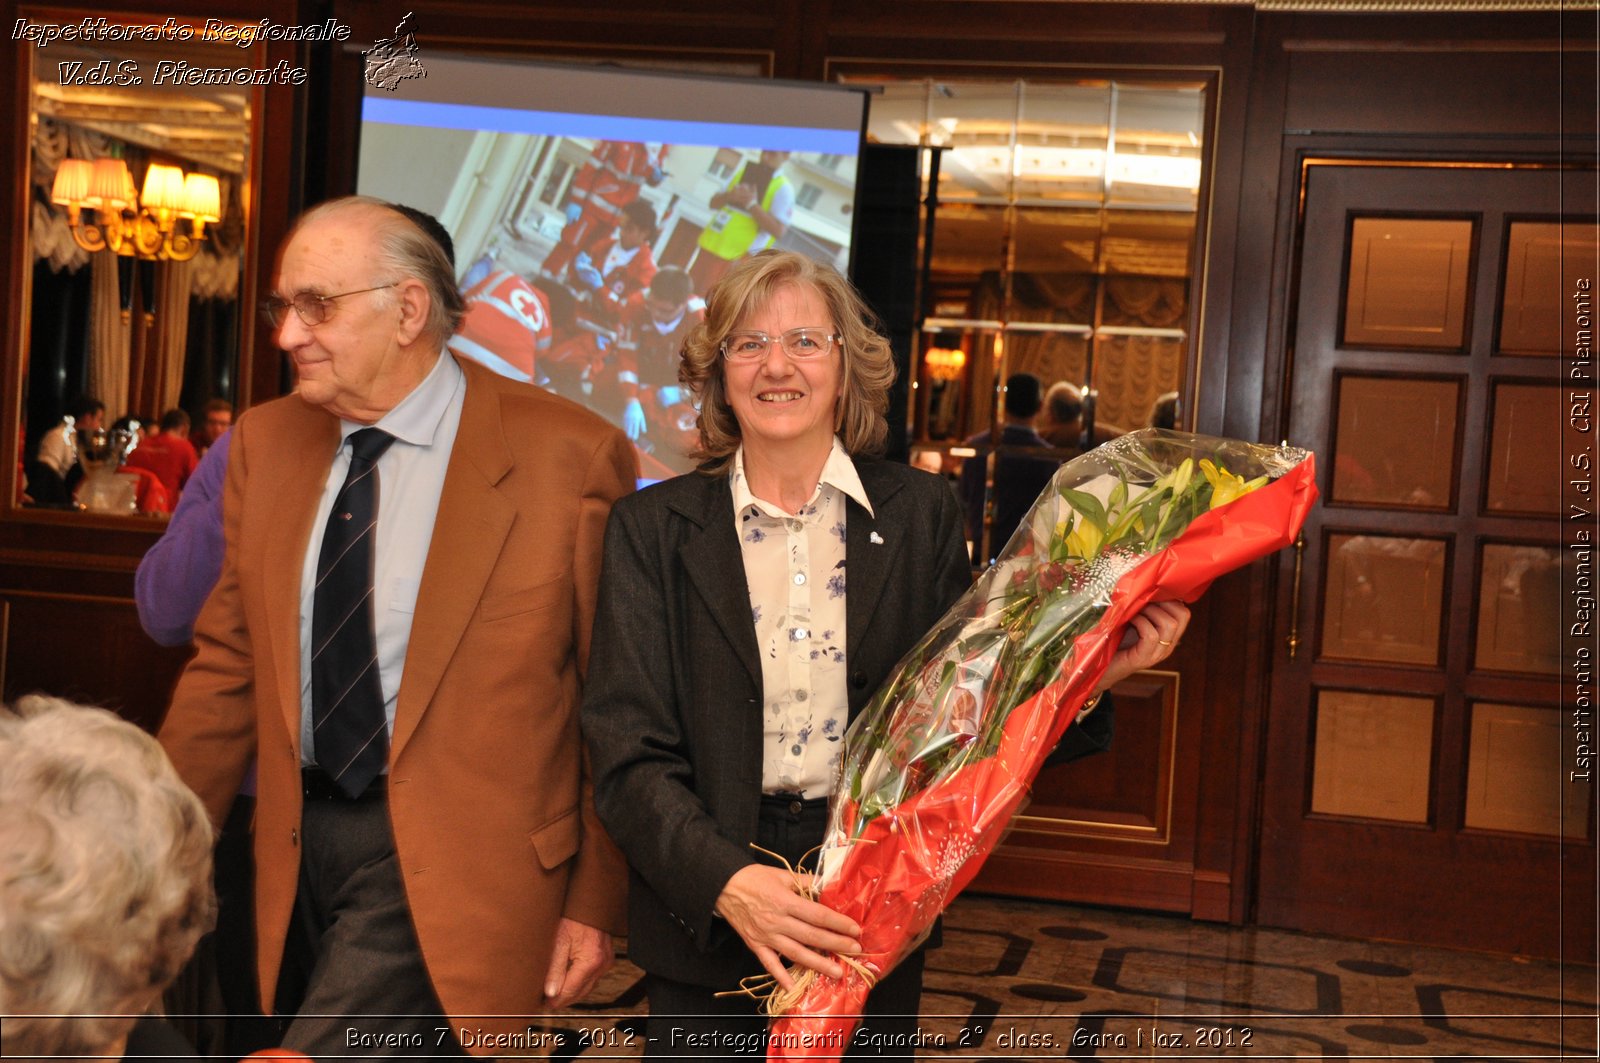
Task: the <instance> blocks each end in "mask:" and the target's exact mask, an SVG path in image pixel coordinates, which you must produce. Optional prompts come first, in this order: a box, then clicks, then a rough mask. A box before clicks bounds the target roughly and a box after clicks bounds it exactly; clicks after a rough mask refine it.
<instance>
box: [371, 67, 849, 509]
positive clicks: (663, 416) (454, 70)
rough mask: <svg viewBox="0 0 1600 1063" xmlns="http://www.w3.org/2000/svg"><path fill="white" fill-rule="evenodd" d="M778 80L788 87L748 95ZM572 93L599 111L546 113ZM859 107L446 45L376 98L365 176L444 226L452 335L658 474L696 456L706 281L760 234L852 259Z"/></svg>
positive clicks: (647, 473)
mask: <svg viewBox="0 0 1600 1063" xmlns="http://www.w3.org/2000/svg"><path fill="white" fill-rule="evenodd" d="M508 78H510V79H511V81H512V83H511V84H508V80H507V79H508ZM485 86H495V89H496V91H495V92H494V93H493V95H494V96H495V98H497V99H498V100H499V101H500V102H499V103H498V104H497V105H488V104H484V103H482V102H478V101H480V100H481V99H482V97H483V94H484V88H485ZM767 90H777V91H778V92H780V93H782V98H781V99H779V98H776V97H774V98H771V99H768V100H766V101H764V102H765V104H766V105H767V107H768V109H766V110H764V111H762V110H758V109H757V108H758V107H760V106H761V105H760V104H758V105H757V107H752V106H751V103H752V101H751V100H750V99H749V98H748V97H749V96H750V95H751V94H752V92H753V93H754V94H756V95H760V94H761V93H762V92H764V91H767ZM408 94H409V96H408ZM512 100H520V101H524V102H526V103H527V104H529V106H528V107H526V108H518V107H511V106H507V105H506V104H507V102H509V101H512ZM576 105H581V106H583V107H586V108H588V107H593V108H595V110H593V111H590V110H583V111H576V110H563V109H544V108H558V107H571V106H576ZM863 107H864V104H863V98H862V96H861V95H860V94H859V93H854V92H844V91H840V90H837V89H834V88H831V87H822V88H813V87H800V86H775V85H771V84H762V83H756V84H750V85H747V84H743V83H732V82H729V81H723V80H716V79H701V78H686V77H676V76H671V77H668V76H656V75H641V74H636V73H622V72H617V71H609V70H588V69H566V68H554V67H541V66H537V65H533V64H525V65H524V64H504V63H489V62H481V61H469V60H451V61H448V62H441V61H435V62H433V63H430V64H429V74H428V78H427V79H426V80H425V81H416V82H407V83H405V84H404V85H403V86H402V90H401V92H399V93H394V94H390V93H388V92H381V91H377V92H374V94H371V95H369V96H368V97H367V99H366V103H365V107H364V109H363V116H362V128H361V151H360V164H359V165H360V168H359V177H358V191H360V192H362V193H364V194H368V195H374V196H379V197H381V198H383V199H387V200H391V201H394V202H399V203H405V204H409V205H411V206H414V207H417V208H419V209H421V210H425V211H428V212H429V213H431V214H433V215H434V216H435V217H437V218H438V219H439V220H440V222H441V223H442V224H443V225H444V226H445V228H446V229H447V230H449V231H450V234H451V236H452V238H453V239H454V241H455V255H456V270H457V277H458V280H459V282H460V285H461V289H462V292H463V295H464V296H465V297H466V300H467V317H466V319H465V321H464V322H463V324H462V327H461V330H460V331H459V333H458V334H457V335H456V336H455V337H454V338H453V339H452V340H451V343H450V346H451V349H452V350H454V351H456V352H457V353H459V354H461V355H464V356H466V357H470V358H473V359H476V360H477V361H479V362H482V363H483V364H484V365H487V366H489V367H491V368H493V369H495V370H496V371H497V372H500V373H503V374H505V375H506V376H510V377H513V378H515V379H518V380H526V381H531V382H532V383H535V384H537V385H539V386H541V387H544V388H548V389H549V390H551V391H553V392H556V393H557V394H560V395H564V396H566V397H568V398H571V399H573V400H575V401H578V402H581V403H583V404H585V405H587V406H589V407H590V408H591V409H594V410H595V411H596V412H598V413H600V414H601V415H602V416H604V417H606V418H607V419H609V420H611V421H612V422H614V423H615V424H617V425H618V426H619V427H621V428H622V429H623V430H624V431H625V432H626V433H627V435H628V437H629V439H631V440H632V441H633V443H634V445H635V446H636V447H637V449H638V452H639V461H640V468H641V474H642V480H643V481H646V482H648V481H653V480H658V479H662V478H665V477H667V476H672V475H675V474H677V473H680V472H685V471H688V470H689V469H690V468H692V462H691V460H690V459H689V457H688V452H689V450H690V448H691V447H692V445H693V442H694V438H695V410H694V408H693V406H692V405H691V404H690V402H689V396H688V393H687V392H686V391H685V390H684V389H682V388H681V387H680V386H679V384H678V380H677V362H678V352H679V350H680V348H681V346H682V343H683V339H684V337H685V336H686V335H687V333H688V332H689V330H690V329H691V328H692V327H693V326H694V325H695V324H696V323H697V322H698V321H699V320H700V318H701V316H702V312H703V308H704V305H705V304H704V298H703V297H704V295H705V293H706V291H707V290H708V289H709V288H710V286H711V285H713V284H715V283H716V281H717V280H718V279H719V278H720V277H721V276H722V275H723V274H724V273H725V272H726V271H727V270H728V268H729V267H730V266H731V265H732V264H733V263H734V262H736V261H738V260H739V259H740V258H742V257H744V256H746V255H749V254H752V253H755V252H757V251H761V250H763V249H765V248H768V247H782V248H786V249H790V250H795V251H800V252H802V253H804V254H807V255H810V256H812V257H814V258H817V259H820V260H822V261H826V262H829V263H831V264H833V265H834V266H836V267H837V268H839V269H840V270H841V271H844V270H845V269H846V268H847V266H848V264H849V253H850V234H851V225H852V221H853V215H854V203H855V185H856V169H857V159H858V155H859V151H860V138H861V126H862V116H863ZM770 115H781V116H783V118H782V120H783V121H787V122H801V123H804V124H786V125H775V124H772V119H771V118H770V117H768V116H770ZM758 118H759V120H758Z"/></svg>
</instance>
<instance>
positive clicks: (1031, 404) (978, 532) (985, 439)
mask: <svg viewBox="0 0 1600 1063" xmlns="http://www.w3.org/2000/svg"><path fill="white" fill-rule="evenodd" d="M1040 390H1041V389H1040V386H1039V378H1038V377H1036V376H1034V375H1033V374H1032V373H1013V374H1011V376H1009V377H1007V378H1006V396H1005V424H1003V425H1002V426H1001V429H1000V438H999V439H993V435H992V433H990V432H979V433H978V434H977V435H975V436H972V437H971V438H970V439H968V440H967V445H968V446H974V447H977V448H978V450H979V453H978V455H977V456H976V457H972V458H968V459H967V460H966V461H964V462H962V463H961V484H960V486H961V499H962V501H963V502H964V503H965V505H966V511H967V537H968V538H969V539H971V540H972V544H973V545H972V549H973V559H974V561H976V562H977V563H979V564H980V565H987V564H988V563H989V562H990V561H993V560H994V558H995V556H996V555H997V554H999V553H1000V551H1001V550H1002V549H1004V548H1005V545H1006V542H1007V541H1008V540H1010V538H1011V534H1012V533H1013V532H1015V531H1016V530H1017V525H1018V524H1021V523H1022V518H1023V517H1024V516H1026V515H1027V512H1028V508H1029V507H1030V506H1032V505H1033V503H1034V500H1035V499H1037V498H1038V497H1039V492H1041V491H1043V490H1044V487H1045V484H1047V483H1049V482H1050V477H1052V476H1054V475H1055V471H1056V468H1057V467H1058V466H1059V465H1060V462H1058V461H1056V460H1055V459H1054V458H1047V457H1044V456H1042V455H1033V454H997V455H995V458H994V506H993V518H992V520H991V522H990V527H989V549H988V551H987V556H979V553H980V551H981V544H982V543H983V517H984V500H985V490H984V488H985V487H986V486H987V485H986V483H985V481H986V480H987V478H988V471H989V456H988V455H987V454H986V453H984V450H985V448H987V447H989V446H990V445H991V442H992V443H993V444H997V445H999V446H1008V447H1040V448H1043V447H1047V446H1049V444H1048V443H1046V442H1045V440H1044V438H1043V437H1041V436H1040V435H1039V433H1038V432H1036V431H1035V430H1034V427H1033V422H1034V418H1036V417H1037V416H1038V415H1039V407H1040V405H1041V398H1040Z"/></svg>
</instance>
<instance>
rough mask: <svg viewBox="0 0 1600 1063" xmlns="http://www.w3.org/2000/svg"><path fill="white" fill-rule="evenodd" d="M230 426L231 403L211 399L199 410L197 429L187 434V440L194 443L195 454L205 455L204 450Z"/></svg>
mask: <svg viewBox="0 0 1600 1063" xmlns="http://www.w3.org/2000/svg"><path fill="white" fill-rule="evenodd" d="M232 427H233V403H231V402H229V401H228V400H227V399H212V400H211V401H210V402H208V403H206V407H205V409H204V410H202V411H200V429H199V431H195V432H191V433H190V434H189V442H191V443H193V444H194V452H195V454H196V455H197V456H199V457H202V458H203V457H205V456H206V450H207V449H208V448H209V447H211V446H212V445H213V444H214V443H216V441H217V440H219V439H221V438H222V436H223V434H224V433H225V432H227V430H228V429H230V428H232Z"/></svg>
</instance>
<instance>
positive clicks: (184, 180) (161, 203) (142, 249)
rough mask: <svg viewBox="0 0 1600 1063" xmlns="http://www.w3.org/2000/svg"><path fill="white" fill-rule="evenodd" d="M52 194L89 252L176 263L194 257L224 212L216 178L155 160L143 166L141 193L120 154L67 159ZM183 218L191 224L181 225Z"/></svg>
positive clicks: (82, 245)
mask: <svg viewBox="0 0 1600 1063" xmlns="http://www.w3.org/2000/svg"><path fill="white" fill-rule="evenodd" d="M50 199H51V201H52V202H54V203H57V204H59V205H61V206H64V207H66V208H67V225H68V227H70V228H71V230H72V238H73V240H75V241H76V242H77V244H78V246H79V247H81V248H83V249H84V250H85V251H90V252H93V251H103V250H110V251H112V252H115V253H116V254H119V255H128V256H137V257H139V258H146V259H170V260H172V261H174V262H187V261H188V260H189V259H191V258H193V257H194V256H195V255H196V254H197V253H198V252H199V250H200V242H201V241H202V240H204V239H205V238H206V231H205V229H206V223H207V222H215V221H219V220H220V219H221V216H222V190H221V188H220V186H219V185H218V183H217V179H216V178H215V177H213V176H211V175H210V174H203V173H191V174H186V173H184V172H183V171H182V170H181V169H179V168H178V167H176V166H167V165H164V164H162V163H156V162H153V163H151V164H150V166H149V168H148V169H146V170H145V174H144V194H143V195H142V196H139V195H135V194H134V188H133V175H132V174H130V173H129V172H128V164H127V163H126V162H124V161H123V160H121V159H96V160H95V161H94V162H93V163H90V162H86V161H84V160H83V159H63V160H62V161H61V165H60V167H59V168H58V169H57V170H56V179H55V184H54V185H53V186H52V187H51V190H50ZM85 208H87V209H89V210H92V211H93V212H94V221H92V222H89V221H85V220H83V217H82V214H83V211H84V210H85ZM180 220H182V221H187V222H188V223H189V224H188V225H187V226H180V225H179V224H178V222H179V221H180Z"/></svg>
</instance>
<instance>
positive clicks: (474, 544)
mask: <svg viewBox="0 0 1600 1063" xmlns="http://www.w3.org/2000/svg"><path fill="white" fill-rule="evenodd" d="M457 361H461V360H460V359H457ZM462 368H463V369H464V370H466V373H467V392H466V396H465V398H464V400H463V402H462V407H461V426H460V428H459V429H457V431H456V440H455V445H454V446H453V447H452V449H451V451H450V465H449V468H448V469H447V470H446V471H445V478H444V490H443V491H442V492H441V493H440V495H439V513H438V516H437V517H436V518H435V521H434V526H433V540H432V541H431V542H430V543H429V544H428V559H427V561H426V562H425V563H424V565H423V569H422V585H421V586H420V587H419V588H418V590H417V609H416V613H415V614H414V616H413V619H412V623H411V639H410V642H409V644H408V645H407V647H406V665H405V678H404V679H403V680H402V681H401V684H400V697H399V700H398V702H397V704H396V706H395V721H394V737H393V739H392V741H391V743H390V750H389V756H390V763H391V764H392V763H394V761H395V759H396V758H397V757H398V756H399V753H400V750H401V749H402V748H403V747H404V746H405V744H406V741H407V740H408V739H409V738H410V737H411V735H412V734H413V733H415V731H416V729H417V723H418V722H419V721H420V719H421V718H422V713H423V712H424V710H426V708H427V706H428V704H429V702H431V701H432V700H433V695H434V693H435V691H437V690H438V689H439V681H440V680H441V679H442V678H443V677H444V670H445V667H446V666H447V665H448V664H449V663H450V658H451V657H453V656H454V655H455V652H456V647H457V645H459V644H460V642H461V636H462V635H463V634H465V632H466V630H467V624H468V623H469V622H470V621H471V620H472V615H473V613H474V612H476V611H477V608H478V603H479V601H480V600H481V599H482V597H483V588H484V586H485V585H486V584H487V583H488V581H489V575H490V573H492V572H493V571H494V566H495V563H496V561H498V560H499V557H500V550H501V548H502V547H503V546H504V544H505V540H506V536H507V535H508V534H509V533H510V531H511V524H512V520H513V518H514V517H515V515H516V510H515V507H514V506H513V505H512V504H511V503H510V502H509V501H507V500H506V499H505V498H504V497H502V495H501V494H500V492H499V491H498V490H497V489H496V485H497V484H498V483H499V482H500V481H501V480H502V479H504V477H505V475H506V474H507V473H508V472H510V471H511V465H512V458H511V448H510V445H509V444H508V443H507V442H506V439H505V432H504V429H503V428H502V426H501V421H500V403H499V393H498V392H497V391H495V389H494V387H493V386H492V383H491V382H490V381H489V380H487V379H486V377H487V370H485V371H484V372H483V374H481V375H480V374H478V373H475V372H474V371H473V370H474V368H475V366H471V365H469V364H467V363H465V362H462Z"/></svg>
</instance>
